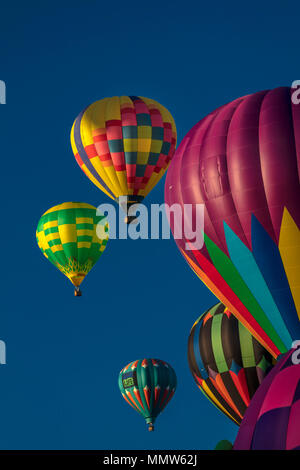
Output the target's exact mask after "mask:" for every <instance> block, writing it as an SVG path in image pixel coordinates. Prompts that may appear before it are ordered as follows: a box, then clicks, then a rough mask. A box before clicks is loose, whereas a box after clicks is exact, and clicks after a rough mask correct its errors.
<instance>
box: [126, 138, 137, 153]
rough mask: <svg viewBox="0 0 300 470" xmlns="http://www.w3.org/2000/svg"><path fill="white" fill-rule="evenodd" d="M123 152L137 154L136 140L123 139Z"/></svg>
mask: <svg viewBox="0 0 300 470" xmlns="http://www.w3.org/2000/svg"><path fill="white" fill-rule="evenodd" d="M123 145H124V152H137V149H138V140H137V139H123Z"/></svg>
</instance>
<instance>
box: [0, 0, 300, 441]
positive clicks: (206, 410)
mask: <svg viewBox="0 0 300 470" xmlns="http://www.w3.org/2000/svg"><path fill="white" fill-rule="evenodd" d="M299 13H300V6H299V5H297V4H296V2H290V1H287V0H285V1H274V0H273V1H272V2H271V1H251V2H240V1H239V2H237V1H229V2H224V1H220V0H219V1H215V2H202V1H199V0H197V1H190V0H185V1H184V2H182V1H181V2H179V1H177V0H173V1H169V0H159V1H156V0H152V1H151V2H143V1H141V0H139V1H137V0H133V1H130V0H128V1H120V0H116V1H114V2H108V1H107V2H104V1H97V0H84V1H79V0H73V1H64V0H61V1H59V2H55V1H51V2H50V1H48V0H45V1H43V2H40V1H33V0H28V1H27V2H21V1H15V2H6V4H5V5H4V4H3V5H1V31H0V79H1V80H4V81H5V82H6V86H7V104H6V105H0V124H1V128H0V135H1V139H0V152H1V161H2V171H1V180H2V181H1V185H0V191H1V221H2V230H1V262H2V273H1V281H2V282H1V297H0V339H2V340H3V341H5V342H6V346H7V364H6V365H1V366H0V448H1V449H212V448H214V447H215V444H216V443H217V442H218V441H219V440H220V439H225V438H226V439H229V440H233V439H234V438H235V435H236V433H237V426H235V425H234V424H233V423H231V421H229V420H228V418H226V417H225V416H223V415H222V414H221V413H220V412H219V411H218V410H217V409H216V408H214V407H213V405H212V404H211V403H210V402H209V401H208V400H206V398H205V397H204V396H203V395H202V394H201V392H200V391H199V390H198V388H197V387H196V385H195V384H194V381H193V378H192V376H191V374H190V372H189V368H188V363H187V354H186V351H187V339H188V334H189V331H190V328H191V327H192V325H193V323H194V321H195V320H196V318H197V317H198V316H199V315H200V314H201V313H202V312H204V311H205V310H206V309H207V308H209V307H210V306H212V305H213V304H214V303H216V301H217V300H216V299H215V297H214V296H213V295H212V294H211V293H210V292H209V291H208V290H207V288H206V287H205V286H204V285H203V284H202V283H201V281H200V280H199V279H198V278H197V277H196V275H195V274H194V273H193V272H192V271H191V269H190V268H189V267H188V265H187V264H186V263H185V261H184V260H183V258H182V257H181V255H180V253H179V252H178V250H177V248H176V245H175V243H174V241H173V240H153V241H151V240H138V241H132V240H111V241H110V242H109V243H108V246H107V249H106V251H105V253H104V254H103V256H102V258H101V259H100V260H99V262H98V264H97V265H96V266H95V268H94V269H93V270H92V271H91V272H90V274H89V275H88V277H87V278H86V280H85V281H84V283H83V285H82V288H83V296H82V297H81V298H74V297H73V289H72V286H71V284H70V283H69V281H68V280H67V279H66V278H65V277H64V276H63V275H62V274H60V273H59V272H58V271H57V270H55V268H54V267H53V266H52V265H51V264H50V263H49V262H47V260H46V259H45V258H44V257H43V255H42V253H41V252H40V250H39V248H38V247H37V244H36V240H35V229H36V225H37V222H38V219H39V217H40V216H41V215H42V213H43V212H45V211H46V210H47V209H48V208H50V207H52V206H53V205H55V204H58V203H61V202H66V201H82V202H88V203H91V204H93V205H95V206H98V205H99V204H100V203H103V202H108V198H106V196H105V195H104V194H102V193H101V192H100V191H99V190H98V189H97V188H96V187H95V186H94V185H93V184H92V183H91V182H90V181H89V180H88V178H86V176H85V175H84V174H83V172H82V171H81V170H80V169H79V167H78V166H77V163H76V162H75V159H74V157H73V153H72V150H71V147H70V142H69V134H70V128H71V126H72V123H73V120H74V119H75V117H76V116H77V114H78V113H79V112H80V111H81V110H82V109H83V108H84V107H85V106H86V105H88V104H90V103H91V102H93V101H95V100H97V99H101V98H103V97H107V96H115V95H137V96H138V95H141V96H146V97H149V98H153V99H155V100H157V101H159V102H160V103H161V104H163V105H164V106H166V107H167V108H168V109H169V110H170V111H171V113H172V114H173V116H174V118H175V121H176V124H177V129H178V139H179V142H180V141H181V139H182V138H183V136H184V135H185V133H186V132H187V131H188V130H189V129H190V128H191V127H192V125H194V124H195V123H196V122H197V121H198V120H199V119H201V118H202V117H204V116H205V115H206V114H207V113H208V112H210V111H212V110H213V109H214V108H216V107H217V106H220V105H222V104H224V103H226V102H228V101H230V100H232V99H234V98H237V97H238V96H241V95H245V94H247V93H251V92H255V91H258V90H262V89H267V88H273V87H276V86H281V85H285V86H289V85H290V84H291V82H292V81H293V80H296V79H300V76H299V73H300V72H299ZM163 189H164V180H162V181H161V182H160V183H159V185H158V186H157V187H156V188H155V190H154V191H153V192H152V193H151V195H150V196H149V197H148V198H147V204H150V203H152V202H153V203H161V202H163ZM143 357H157V358H161V359H163V360H166V361H167V362H169V363H170V364H172V366H173V367H174V369H175V370H176V373H177V377H178V389H177V392H176V394H175V396H174V398H173V400H172V401H171V402H170V403H169V405H168V407H167V408H166V409H165V411H164V412H163V413H162V415H161V416H160V417H159V418H158V420H157V426H156V430H155V432H154V433H149V432H148V431H147V428H146V425H145V424H144V422H143V418H142V417H141V416H139V415H138V414H137V413H135V412H134V411H133V410H132V409H131V408H130V407H129V406H128V405H127V404H126V403H125V401H124V400H123V399H122V397H121V395H120V392H119V389H118V385H117V378H118V373H119V371H120V370H121V368H122V367H123V366H124V365H126V364H127V363H128V362H130V361H133V360H135V359H139V358H143Z"/></svg>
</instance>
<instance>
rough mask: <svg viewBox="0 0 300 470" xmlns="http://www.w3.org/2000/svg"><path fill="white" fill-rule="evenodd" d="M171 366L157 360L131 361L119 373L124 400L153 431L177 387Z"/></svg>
mask: <svg viewBox="0 0 300 470" xmlns="http://www.w3.org/2000/svg"><path fill="white" fill-rule="evenodd" d="M176 384H177V379H176V374H175V371H174V369H172V367H171V366H170V365H169V364H167V363H166V362H164V361H161V360H160V359H140V360H138V361H133V362H130V364H128V365H127V366H126V367H124V368H123V369H122V370H121V372H120V374H119V388H120V391H121V393H122V396H123V398H124V400H126V402H127V403H128V404H129V405H130V406H132V408H134V409H135V410H136V411H137V412H138V413H140V414H141V415H142V416H143V417H144V418H145V420H146V423H147V424H148V429H149V431H153V430H154V422H155V419H156V418H157V416H158V415H159V413H161V412H162V410H163V409H164V408H165V406H166V405H167V404H168V403H169V401H170V400H171V398H172V397H173V395H174V393H175V390H176Z"/></svg>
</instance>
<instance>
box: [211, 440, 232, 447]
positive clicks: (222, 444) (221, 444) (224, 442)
mask: <svg viewBox="0 0 300 470" xmlns="http://www.w3.org/2000/svg"><path fill="white" fill-rule="evenodd" d="M232 448H233V445H232V444H231V442H230V441H228V440H227V439H223V440H222V441H220V442H218V444H217V445H216V447H215V450H232Z"/></svg>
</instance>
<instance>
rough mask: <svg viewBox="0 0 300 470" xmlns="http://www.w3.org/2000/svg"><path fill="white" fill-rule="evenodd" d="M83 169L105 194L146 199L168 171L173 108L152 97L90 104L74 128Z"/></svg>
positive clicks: (173, 139) (73, 142) (173, 144)
mask: <svg viewBox="0 0 300 470" xmlns="http://www.w3.org/2000/svg"><path fill="white" fill-rule="evenodd" d="M71 145H72V149H73V152H74V155H75V158H76V161H77V163H78V164H79V166H80V168H81V169H82V170H83V171H84V173H85V174H86V175H87V177H88V178H89V179H90V180H91V181H92V182H93V183H94V184H95V185H96V186H97V187H98V188H99V189H101V190H102V191H103V192H104V193H105V194H107V195H108V196H109V197H111V198H112V199H116V200H118V199H119V198H120V197H121V196H127V198H128V201H129V205H130V204H133V203H137V202H140V201H142V199H143V198H144V197H145V196H146V195H147V194H148V193H149V192H150V191H151V189H152V188H153V187H154V186H155V185H156V183H157V182H158V181H159V180H160V178H161V177H162V176H163V174H164V173H165V171H166V169H167V167H168V165H169V163H170V160H171V159H172V157H173V154H174V151H175V147H176V127H175V123H174V120H173V118H172V116H171V114H170V113H169V111H168V110H167V109H166V108H164V107H163V106H162V105H161V104H159V103H157V102H156V101H154V100H151V99H149V98H143V97H138V96H121V97H118V96H115V97H113V98H104V99H102V100H100V101H96V102H95V103H92V104H91V105H90V106H88V107H87V108H85V109H84V110H83V111H82V112H81V113H80V114H79V115H78V117H77V118H76V120H75V122H74V124H73V127H72V130H71Z"/></svg>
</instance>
